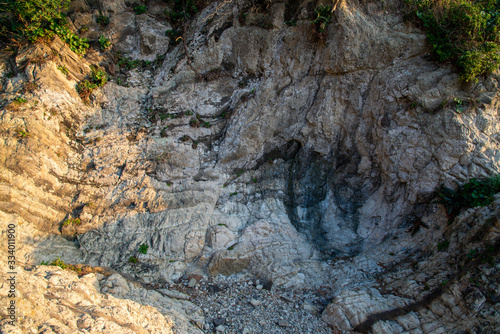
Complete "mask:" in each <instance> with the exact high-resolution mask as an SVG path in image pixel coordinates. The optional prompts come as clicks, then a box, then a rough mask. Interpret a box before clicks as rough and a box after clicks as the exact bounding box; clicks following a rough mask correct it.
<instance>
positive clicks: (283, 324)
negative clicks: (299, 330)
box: [278, 320, 290, 327]
mask: <svg viewBox="0 0 500 334" xmlns="http://www.w3.org/2000/svg"><path fill="white" fill-rule="evenodd" d="M278 326H280V327H290V324H289V323H288V321H286V320H278Z"/></svg>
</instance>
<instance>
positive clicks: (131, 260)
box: [128, 256, 139, 263]
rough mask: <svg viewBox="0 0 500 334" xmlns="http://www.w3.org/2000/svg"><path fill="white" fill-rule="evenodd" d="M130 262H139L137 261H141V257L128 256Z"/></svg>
mask: <svg viewBox="0 0 500 334" xmlns="http://www.w3.org/2000/svg"><path fill="white" fill-rule="evenodd" d="M128 262H130V263H137V262H139V259H138V258H136V257H135V256H131V257H129V258H128Z"/></svg>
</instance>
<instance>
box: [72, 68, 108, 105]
mask: <svg viewBox="0 0 500 334" xmlns="http://www.w3.org/2000/svg"><path fill="white" fill-rule="evenodd" d="M91 69H92V73H91V74H90V79H86V80H83V81H82V82H79V83H78V85H76V91H77V92H78V94H80V97H81V98H82V99H84V100H87V99H88V98H89V97H90V94H92V91H93V90H94V89H96V88H99V87H102V86H104V85H105V84H106V82H108V74H107V73H106V72H105V71H104V70H103V69H101V68H99V67H98V66H95V65H92V67H91Z"/></svg>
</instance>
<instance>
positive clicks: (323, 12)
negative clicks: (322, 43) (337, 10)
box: [311, 5, 333, 39]
mask: <svg viewBox="0 0 500 334" xmlns="http://www.w3.org/2000/svg"><path fill="white" fill-rule="evenodd" d="M314 12H315V13H316V17H315V19H314V20H312V21H311V23H312V24H314V30H315V31H316V33H317V34H318V35H319V36H320V38H321V39H326V33H327V25H328V23H330V21H331V20H332V15H333V12H332V7H331V6H325V5H318V7H316V9H315V10H314Z"/></svg>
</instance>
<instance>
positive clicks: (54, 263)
mask: <svg viewBox="0 0 500 334" xmlns="http://www.w3.org/2000/svg"><path fill="white" fill-rule="evenodd" d="M40 265H41V266H56V267H59V268H61V269H63V270H66V269H69V270H73V271H76V272H80V271H82V269H81V268H77V267H76V266H74V265H72V264H67V263H64V261H63V260H61V258H60V257H57V259H55V260H53V261H52V262H49V261H42V263H40Z"/></svg>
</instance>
